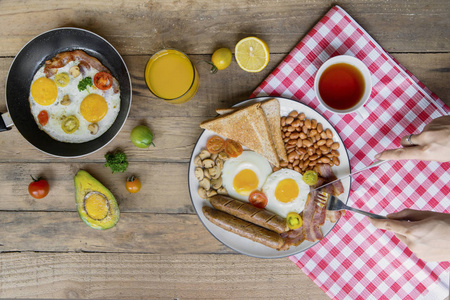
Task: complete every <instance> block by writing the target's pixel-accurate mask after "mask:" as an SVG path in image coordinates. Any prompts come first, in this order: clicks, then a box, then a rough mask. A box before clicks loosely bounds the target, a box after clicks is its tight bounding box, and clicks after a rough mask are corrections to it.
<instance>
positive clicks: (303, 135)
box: [300, 132, 308, 140]
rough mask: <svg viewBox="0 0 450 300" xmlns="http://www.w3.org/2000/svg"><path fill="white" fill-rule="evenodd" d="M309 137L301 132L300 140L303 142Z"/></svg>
mask: <svg viewBox="0 0 450 300" xmlns="http://www.w3.org/2000/svg"><path fill="white" fill-rule="evenodd" d="M307 137H308V136H307V135H306V134H305V133H304V132H300V138H301V139H302V140H304V139H306V138H307Z"/></svg>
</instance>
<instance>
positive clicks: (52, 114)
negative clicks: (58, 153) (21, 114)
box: [29, 60, 120, 143]
mask: <svg viewBox="0 0 450 300" xmlns="http://www.w3.org/2000/svg"><path fill="white" fill-rule="evenodd" d="M78 64H79V61H76V60H75V61H71V62H69V63H68V64H67V65H65V66H64V67H61V68H59V69H58V72H57V73H56V74H55V75H53V76H51V77H50V78H47V77H46V76H45V73H44V68H45V66H42V67H41V68H40V69H39V70H38V71H37V72H36V74H35V75H34V77H33V81H32V84H31V88H30V98H29V101H30V108H31V113H32V115H33V117H34V119H35V121H36V124H37V125H38V126H39V128H40V129H41V130H44V131H45V132H46V133H47V134H48V135H50V136H51V137H52V138H54V139H55V140H58V141H61V142H66V143H83V142H87V141H90V140H93V139H95V138H97V137H99V136H101V135H102V134H103V133H105V132H106V131H107V130H108V129H109V128H110V127H111V125H112V124H113V123H114V121H115V120H116V118H117V115H118V114H119V110H120V92H118V93H114V90H113V88H109V89H108V90H104V91H103V90H100V89H97V88H96V87H95V85H92V86H90V87H88V89H87V90H84V91H81V92H80V91H79V90H78V83H79V82H80V81H81V80H82V79H83V78H85V77H91V78H92V80H93V79H94V76H95V74H97V73H98V72H99V71H98V70H96V69H95V68H93V67H92V66H91V68H90V69H89V70H86V72H85V74H83V75H82V74H80V75H79V76H77V77H73V76H72V75H70V74H69V69H70V68H71V67H72V66H77V65H78ZM62 73H63V74H64V76H65V78H66V79H67V78H68V84H67V85H65V86H60V85H57V84H56V83H55V77H56V76H60V75H58V74H62ZM68 103H69V104H68ZM42 111H46V112H47V115H48V122H47V123H46V124H45V125H41V124H40V122H39V114H40V113H41V112H42ZM90 124H96V125H94V126H98V131H97V132H96V133H95V134H92V133H91V130H92V126H91V128H89V125H90ZM64 129H65V130H66V131H65V130H64ZM90 129H91V130H90Z"/></svg>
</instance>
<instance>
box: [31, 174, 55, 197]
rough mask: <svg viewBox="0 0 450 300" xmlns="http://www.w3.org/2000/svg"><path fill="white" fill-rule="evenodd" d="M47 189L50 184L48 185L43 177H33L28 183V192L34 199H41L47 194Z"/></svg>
mask: <svg viewBox="0 0 450 300" xmlns="http://www.w3.org/2000/svg"><path fill="white" fill-rule="evenodd" d="M31 178H33V177H31ZM49 190H50V186H49V185H48V182H47V181H46V180H45V179H41V178H38V179H34V178H33V182H31V183H30V184H29V185H28V193H30V195H31V196H32V197H33V198H36V199H42V198H44V197H45V196H47V194H48V191H49Z"/></svg>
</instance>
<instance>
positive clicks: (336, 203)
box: [316, 192, 387, 219]
mask: <svg viewBox="0 0 450 300" xmlns="http://www.w3.org/2000/svg"><path fill="white" fill-rule="evenodd" d="M316 199H317V200H318V202H316V203H317V205H318V206H320V207H324V206H326V210H351V211H354V212H357V213H360V214H363V215H365V216H367V217H370V218H374V219H387V217H385V216H380V215H376V214H373V213H370V212H367V211H363V210H360V209H357V208H354V207H350V206H348V205H346V204H345V203H344V202H342V201H341V200H340V199H339V198H338V197H336V196H333V195H330V194H328V193H325V192H318V193H317V195H316Z"/></svg>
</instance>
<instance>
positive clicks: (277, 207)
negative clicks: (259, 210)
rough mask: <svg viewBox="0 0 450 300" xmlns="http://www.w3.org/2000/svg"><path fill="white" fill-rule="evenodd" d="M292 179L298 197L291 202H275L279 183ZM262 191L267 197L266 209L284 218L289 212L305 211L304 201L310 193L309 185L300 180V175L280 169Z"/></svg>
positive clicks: (270, 177) (272, 175)
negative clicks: (296, 188)
mask: <svg viewBox="0 0 450 300" xmlns="http://www.w3.org/2000/svg"><path fill="white" fill-rule="evenodd" d="M288 178H289V179H293V180H294V181H295V182H296V183H297V186H298V190H299V192H298V195H297V197H296V198H295V199H294V200H292V201H291V202H288V203H284V202H280V201H278V200H277V198H276V197H275V189H276V188H277V186H278V184H279V183H280V181H282V180H284V179H288ZM262 191H263V192H264V194H265V195H266V197H267V206H266V209H267V210H270V211H271V212H273V213H276V214H277V215H279V216H281V217H283V218H286V216H287V214H288V213H290V212H296V213H301V212H302V211H303V209H305V204H306V200H307V198H308V194H309V191H310V188H309V185H307V184H306V183H305V182H304V181H303V178H302V174H300V173H298V172H296V171H294V170H291V169H281V170H279V171H276V172H274V173H272V174H271V175H270V176H269V177H268V178H267V180H266V182H265V183H264V185H263V187H262Z"/></svg>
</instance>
